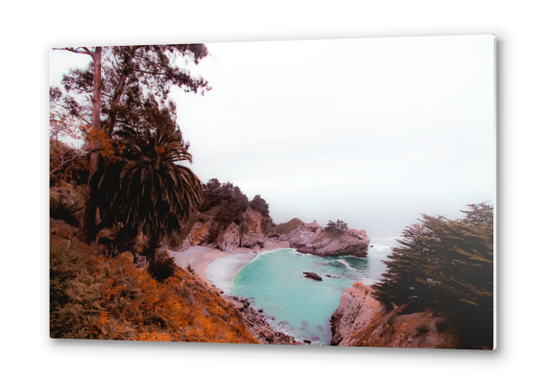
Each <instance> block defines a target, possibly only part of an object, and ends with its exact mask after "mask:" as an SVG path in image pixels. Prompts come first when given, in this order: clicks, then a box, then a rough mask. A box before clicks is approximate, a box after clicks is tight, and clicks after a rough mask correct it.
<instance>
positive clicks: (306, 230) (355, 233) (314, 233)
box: [279, 220, 369, 257]
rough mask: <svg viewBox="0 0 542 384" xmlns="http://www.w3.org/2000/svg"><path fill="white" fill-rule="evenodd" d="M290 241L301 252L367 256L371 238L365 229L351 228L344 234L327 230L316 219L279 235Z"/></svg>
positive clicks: (281, 238)
mask: <svg viewBox="0 0 542 384" xmlns="http://www.w3.org/2000/svg"><path fill="white" fill-rule="evenodd" d="M279 240H280V241H286V240H287V241H289V242H290V246H291V247H292V248H295V249H297V251H298V252H301V253H310V254H312V255H316V256H343V255H352V256H360V257H365V256H367V248H368V247H369V238H368V237H367V234H366V233H365V231H364V230H357V229H350V230H348V231H346V232H344V233H342V234H334V233H331V232H328V231H325V230H324V228H322V227H321V226H320V225H319V224H318V223H317V222H316V220H315V221H313V222H312V223H309V224H307V223H305V224H303V225H302V226H300V227H297V228H296V229H294V230H293V231H291V232H289V233H287V234H285V235H282V236H280V237H279Z"/></svg>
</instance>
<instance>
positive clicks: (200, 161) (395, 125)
mask: <svg viewBox="0 0 542 384" xmlns="http://www.w3.org/2000/svg"><path fill="white" fill-rule="evenodd" d="M207 47H208V49H209V52H210V53H211V57H208V58H206V59H204V60H203V61H202V62H201V63H200V64H199V65H198V66H197V67H196V68H194V70H193V72H194V73H197V74H201V75H202V76H204V77H205V78H206V79H207V80H208V81H209V84H210V85H211V86H212V88H213V89H212V90H211V91H210V92H208V93H207V94H205V96H200V95H194V94H191V93H190V94H186V93H184V92H174V93H173V94H172V97H173V98H174V99H175V100H176V102H177V107H178V117H179V120H178V122H179V125H180V127H181V130H182V132H183V135H184V137H185V139H186V140H188V141H190V143H191V147H190V151H191V153H192V155H193V159H194V162H193V165H192V169H193V170H194V171H195V173H196V174H197V175H198V176H199V177H200V179H201V180H202V181H204V182H206V181H208V180H209V179H210V178H212V177H216V178H218V179H219V180H220V181H222V182H225V181H231V182H233V183H234V184H236V185H238V186H239V187H240V188H241V189H242V190H243V192H245V193H246V194H247V196H248V197H249V198H250V199H251V198H252V197H253V196H254V195H255V194H261V195H262V196H263V197H264V198H266V199H268V201H269V200H273V199H281V198H285V197H288V196H338V195H362V194H390V193H401V194H403V193H478V194H480V193H481V194H488V195H489V196H492V194H493V190H494V178H493V175H494V153H493V149H494V115H495V111H494V92H495V85H494V39H493V36H488V35H479V36H456V37H413V38H379V39H345V40H312V41H310V40H309V41H280V42H244V43H215V44H207ZM50 59H51V60H50V83H51V84H58V83H59V80H60V78H61V74H62V73H64V72H65V71H66V69H67V68H68V67H70V66H73V65H80V66H84V63H85V62H86V61H88V57H87V56H84V55H75V54H71V53H67V52H52V53H51V55H50ZM76 60H78V63H79V64H76V62H75V61H76Z"/></svg>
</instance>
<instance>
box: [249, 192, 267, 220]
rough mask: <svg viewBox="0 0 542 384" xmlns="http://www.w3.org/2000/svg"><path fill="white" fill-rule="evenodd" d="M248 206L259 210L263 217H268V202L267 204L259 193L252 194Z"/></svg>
mask: <svg viewBox="0 0 542 384" xmlns="http://www.w3.org/2000/svg"><path fill="white" fill-rule="evenodd" d="M250 208H252V209H254V210H255V211H258V212H260V213H261V214H262V216H263V217H269V204H267V202H266V201H265V199H263V198H262V196H261V195H256V196H254V198H253V199H252V201H251V202H250Z"/></svg>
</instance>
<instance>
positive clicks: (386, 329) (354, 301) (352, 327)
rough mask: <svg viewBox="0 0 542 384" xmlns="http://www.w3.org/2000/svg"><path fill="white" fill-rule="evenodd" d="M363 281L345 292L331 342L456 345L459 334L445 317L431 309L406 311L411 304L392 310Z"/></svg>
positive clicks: (337, 311) (441, 346)
mask: <svg viewBox="0 0 542 384" xmlns="http://www.w3.org/2000/svg"><path fill="white" fill-rule="evenodd" d="M372 293H373V290H372V289H371V288H370V287H366V286H365V285H363V284H361V283H354V285H353V286H352V288H349V289H347V290H345V291H344V292H343V294H342V295H341V298H340V304H339V307H338V308H337V310H336V311H335V312H334V313H333V315H332V316H331V331H332V334H333V336H332V339H331V345H339V346H351V347H353V346H359V347H394V348H455V347H456V346H457V338H456V336H455V335H454V334H453V333H452V332H450V331H448V330H447V324H446V322H445V319H444V318H442V317H434V316H433V315H432V314H431V313H430V312H419V313H410V314H402V312H403V311H404V310H405V309H406V307H407V305H406V304H405V305H402V306H400V307H395V308H394V309H393V310H391V311H388V310H387V309H386V308H385V306H384V305H383V304H382V303H381V302H379V301H378V300H376V299H374V298H373V296H372Z"/></svg>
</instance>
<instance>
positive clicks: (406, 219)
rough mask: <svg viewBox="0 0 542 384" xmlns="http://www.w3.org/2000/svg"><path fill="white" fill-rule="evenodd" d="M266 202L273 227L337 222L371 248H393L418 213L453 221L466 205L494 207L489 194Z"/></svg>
mask: <svg viewBox="0 0 542 384" xmlns="http://www.w3.org/2000/svg"><path fill="white" fill-rule="evenodd" d="M264 197H265V196H264ZM267 201H268V202H269V210H270V215H271V217H272V218H273V220H274V222H275V223H276V224H280V223H285V222H287V221H289V220H291V219H292V218H294V217H297V218H299V219H301V220H303V221H304V222H312V221H313V220H316V221H317V222H318V224H320V225H321V226H323V227H325V226H326V224H327V222H328V220H333V221H336V220H337V219H340V220H343V221H345V222H346V223H347V224H348V227H349V228H355V229H364V230H365V231H367V235H368V236H369V238H370V239H371V244H381V245H395V244H396V243H395V241H394V239H395V238H397V237H400V236H401V233H402V231H403V229H404V228H405V227H406V226H408V225H411V224H415V223H416V222H417V219H418V218H420V217H421V214H422V213H423V214H427V215H431V216H437V215H442V216H445V217H446V218H448V219H452V220H454V219H459V218H463V217H464V214H463V213H462V212H460V210H466V209H467V208H468V207H467V204H473V203H476V204H479V203H482V202H488V203H490V204H493V203H494V202H493V194H492V193H474V194H464V193H458V194H403V195H402V194H381V195H361V194H360V195H357V196H354V195H336V196H309V197H307V196H289V197H282V196H280V197H271V198H269V199H268V200H267Z"/></svg>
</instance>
